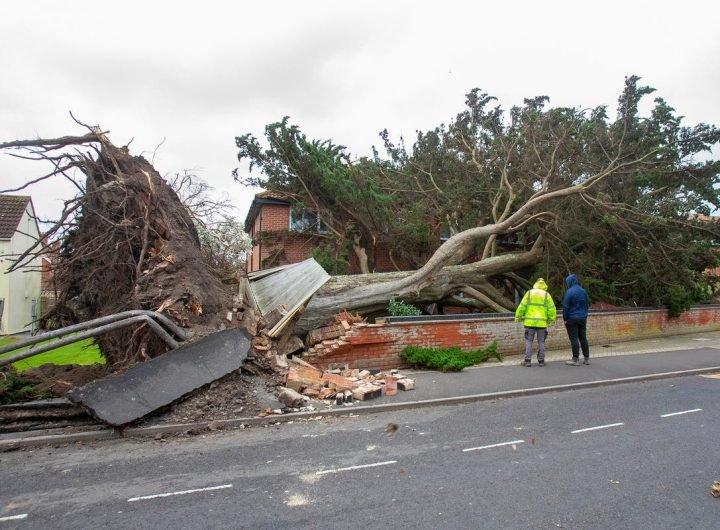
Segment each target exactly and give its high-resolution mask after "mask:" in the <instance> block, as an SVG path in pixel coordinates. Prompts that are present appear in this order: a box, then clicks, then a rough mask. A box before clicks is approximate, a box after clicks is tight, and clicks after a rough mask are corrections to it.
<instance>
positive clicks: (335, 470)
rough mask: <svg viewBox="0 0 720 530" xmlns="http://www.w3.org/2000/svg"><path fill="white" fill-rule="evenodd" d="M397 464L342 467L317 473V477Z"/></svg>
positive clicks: (388, 462) (391, 462)
mask: <svg viewBox="0 0 720 530" xmlns="http://www.w3.org/2000/svg"><path fill="white" fill-rule="evenodd" d="M390 464H397V460H388V461H387V462H378V463H376V464H364V465H362V466H350V467H340V468H338V469H326V470H325V471H316V472H315V474H316V475H326V474H327V473H339V472H340V471H355V470H356V469H365V468H367V467H378V466H389V465H390Z"/></svg>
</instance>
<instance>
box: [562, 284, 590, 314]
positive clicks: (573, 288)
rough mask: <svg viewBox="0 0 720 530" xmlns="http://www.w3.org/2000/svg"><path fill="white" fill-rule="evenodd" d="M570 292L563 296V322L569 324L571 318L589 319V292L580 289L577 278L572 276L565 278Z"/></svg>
mask: <svg viewBox="0 0 720 530" xmlns="http://www.w3.org/2000/svg"><path fill="white" fill-rule="evenodd" d="M565 282H566V283H567V285H568V290H567V291H565V296H563V301H562V310H563V320H564V321H565V322H567V321H568V320H569V319H571V318H587V316H588V307H589V305H590V301H589V299H588V295H587V291H585V289H583V288H582V287H580V283H579V282H578V279H577V276H575V275H574V274H571V275H570V276H568V277H567V278H565Z"/></svg>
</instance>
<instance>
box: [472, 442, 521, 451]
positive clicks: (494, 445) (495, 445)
mask: <svg viewBox="0 0 720 530" xmlns="http://www.w3.org/2000/svg"><path fill="white" fill-rule="evenodd" d="M521 443H525V440H513V441H512V442H502V443H499V444H492V445H482V446H480V447H468V448H467V449H463V453H467V452H468V451H479V450H480V449H492V448H493V447H502V446H503V445H515V444H521Z"/></svg>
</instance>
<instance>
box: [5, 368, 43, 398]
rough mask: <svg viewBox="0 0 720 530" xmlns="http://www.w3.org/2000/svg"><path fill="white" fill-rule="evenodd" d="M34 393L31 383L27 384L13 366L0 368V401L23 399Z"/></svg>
mask: <svg viewBox="0 0 720 530" xmlns="http://www.w3.org/2000/svg"><path fill="white" fill-rule="evenodd" d="M34 394H35V391H34V387H33V385H30V384H28V383H27V382H26V381H25V380H24V379H23V378H22V377H21V376H20V375H18V373H17V371H16V370H15V369H14V368H12V367H5V368H3V369H2V370H0V403H15V402H18V401H25V400H27V399H30V398H31V397H33V396H34Z"/></svg>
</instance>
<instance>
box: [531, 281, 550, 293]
mask: <svg viewBox="0 0 720 530" xmlns="http://www.w3.org/2000/svg"><path fill="white" fill-rule="evenodd" d="M533 289H542V290H543V291H547V284H546V283H545V280H543V279H542V278H538V279H537V281H536V282H535V285H533Z"/></svg>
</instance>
